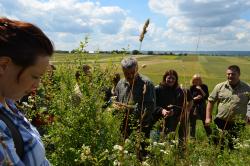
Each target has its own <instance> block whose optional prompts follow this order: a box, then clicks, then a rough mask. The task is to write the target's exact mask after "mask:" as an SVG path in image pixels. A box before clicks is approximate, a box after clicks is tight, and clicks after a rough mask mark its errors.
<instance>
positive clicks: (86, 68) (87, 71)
mask: <svg viewBox="0 0 250 166" xmlns="http://www.w3.org/2000/svg"><path fill="white" fill-rule="evenodd" d="M90 69H91V67H90V66H89V65H87V64H83V65H82V66H81V67H80V69H78V70H77V71H76V73H75V78H76V80H79V79H80V76H81V75H84V76H87V75H89V74H90Z"/></svg>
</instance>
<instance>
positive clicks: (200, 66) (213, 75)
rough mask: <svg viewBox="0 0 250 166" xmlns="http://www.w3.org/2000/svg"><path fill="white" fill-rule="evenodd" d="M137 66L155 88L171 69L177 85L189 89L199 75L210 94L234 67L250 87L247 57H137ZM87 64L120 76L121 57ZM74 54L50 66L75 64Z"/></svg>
mask: <svg viewBox="0 0 250 166" xmlns="http://www.w3.org/2000/svg"><path fill="white" fill-rule="evenodd" d="M136 57H137V59H138V62H139V66H141V65H143V64H145V65H147V67H146V68H143V69H140V68H139V70H140V73H142V74H144V75H146V76H148V77H149V78H150V79H151V80H152V81H153V82H154V84H155V85H157V84H158V83H159V82H160V81H161V80H162V76H163V74H164V72H165V71H166V70H169V69H174V70H176V71H177V73H178V74H179V83H180V84H183V85H184V86H185V87H189V85H190V79H191V78H192V76H193V75H194V74H196V73H199V74H200V75H201V76H202V78H203V82H204V83H205V84H207V85H208V87H209V90H210V91H211V90H212V89H213V87H214V86H215V85H216V84H217V83H219V82H222V81H224V80H225V79H226V74H225V73H226V69H227V67H228V66H229V65H233V64H236V65H238V66H239V67H240V68H241V80H243V81H245V82H248V83H250V75H249V70H250V57H239V56H237V57H230V56H197V55H188V56H177V55H165V56H164V55H161V56H159V55H158V56H157V55H151V56H148V55H144V56H143V55H137V56H136ZM82 58H86V61H85V62H87V63H89V64H90V65H91V64H92V63H94V62H97V63H101V64H102V66H108V65H110V64H111V63H112V64H115V65H117V71H118V72H119V73H121V74H122V71H121V68H120V61H121V59H122V58H123V56H122V55H116V54H113V55H95V54H93V55H88V56H85V57H82ZM78 60H79V59H78V57H77V55H74V54H55V56H54V57H53V58H52V59H51V61H52V63H55V64H58V63H65V64H74V63H77V61H78Z"/></svg>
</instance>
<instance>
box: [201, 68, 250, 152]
mask: <svg viewBox="0 0 250 166" xmlns="http://www.w3.org/2000/svg"><path fill="white" fill-rule="evenodd" d="M226 74H227V81H225V82H222V83H219V84H217V85H216V86H215V88H214V89H213V91H212V93H211V94H210V96H209V97H208V103H207V109H206V121H205V123H206V125H209V124H210V123H211V121H212V110H213V107H214V104H215V103H217V106H218V108H217V109H218V113H217V115H216V118H215V119H214V122H215V124H216V125H217V127H218V128H219V129H221V130H222V131H223V132H224V131H225V130H226V131H228V141H229V143H228V147H229V148H230V149H233V148H234V146H233V145H234V143H233V140H234V138H238V137H239V131H240V130H241V129H243V128H244V126H245V123H246V120H247V121H249V117H247V116H246V113H247V105H248V103H249V100H250V95H249V94H250V87H249V85H248V84H246V83H244V82H242V81H240V68H239V67H238V66H237V65H231V66H229V67H228V68H227V71H226ZM220 139H221V138H220ZM215 143H216V144H218V143H219V139H217V140H215Z"/></svg>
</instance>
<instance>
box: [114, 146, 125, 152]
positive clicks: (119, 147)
mask: <svg viewBox="0 0 250 166" xmlns="http://www.w3.org/2000/svg"><path fill="white" fill-rule="evenodd" d="M113 149H114V150H119V151H122V150H123V147H122V146H120V145H115V146H114V147H113Z"/></svg>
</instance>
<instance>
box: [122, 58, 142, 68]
mask: <svg viewBox="0 0 250 166" xmlns="http://www.w3.org/2000/svg"><path fill="white" fill-rule="evenodd" d="M137 65H138V63H137V60H136V58H134V57H129V58H124V59H123V60H122V61H121V66H122V68H123V69H131V68H133V67H137Z"/></svg>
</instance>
